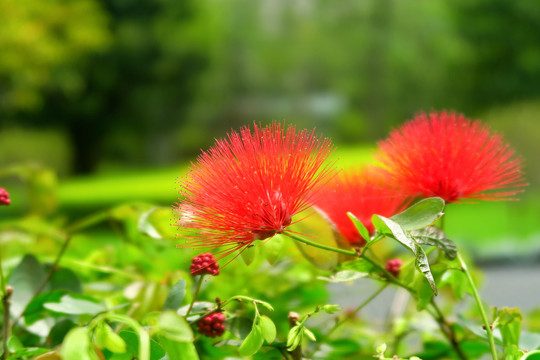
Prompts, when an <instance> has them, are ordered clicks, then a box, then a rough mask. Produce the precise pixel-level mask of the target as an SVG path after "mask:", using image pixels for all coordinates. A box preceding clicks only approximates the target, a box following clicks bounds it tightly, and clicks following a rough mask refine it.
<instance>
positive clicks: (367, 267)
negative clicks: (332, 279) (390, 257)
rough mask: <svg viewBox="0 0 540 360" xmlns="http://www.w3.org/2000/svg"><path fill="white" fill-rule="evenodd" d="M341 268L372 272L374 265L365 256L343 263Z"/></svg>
mask: <svg viewBox="0 0 540 360" xmlns="http://www.w3.org/2000/svg"><path fill="white" fill-rule="evenodd" d="M340 268H341V270H354V271H357V272H362V273H366V274H370V273H371V272H372V271H373V265H372V264H371V263H369V262H368V261H367V260H366V259H364V258H359V259H356V260H353V261H347V262H345V263H343V264H341V267H340Z"/></svg>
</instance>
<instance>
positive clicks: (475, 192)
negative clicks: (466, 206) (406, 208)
mask: <svg viewBox="0 0 540 360" xmlns="http://www.w3.org/2000/svg"><path fill="white" fill-rule="evenodd" d="M379 148H380V150H381V151H380V153H379V154H378V155H377V157H378V159H379V160H380V161H381V162H382V164H383V165H384V166H385V167H386V169H387V170H388V171H389V172H390V173H391V174H392V175H393V177H394V181H395V182H396V184H398V185H399V186H401V187H402V188H403V189H404V191H405V192H407V193H408V194H409V195H411V196H415V197H416V196H420V197H431V196H438V197H441V198H443V199H444V200H445V201H446V202H449V203H450V202H455V201H458V200H459V199H482V200H513V199H511V197H512V196H514V195H516V194H517V193H519V192H521V191H522V190H519V189H511V188H515V187H520V186H524V185H526V184H525V182H524V179H523V174H522V172H521V170H522V167H523V165H522V160H521V159H520V158H517V157H515V153H514V150H512V149H511V148H510V147H509V146H508V144H506V143H505V142H504V141H503V139H502V137H501V136H500V135H494V134H491V133H490V129H489V127H488V126H487V125H485V124H483V123H481V122H480V121H471V120H469V119H467V118H465V117H464V116H463V115H461V114H456V113H453V112H452V113H447V112H446V111H443V112H441V113H436V112H432V113H431V114H430V115H429V116H428V115H426V114H424V113H421V114H419V115H417V116H416V117H415V118H414V119H413V120H411V121H408V122H407V123H405V124H404V125H403V126H402V127H401V128H399V129H397V130H394V131H393V132H392V133H391V134H390V136H389V137H388V139H386V140H384V141H381V142H380V143H379ZM501 189H507V190H505V191H500V190H501Z"/></svg>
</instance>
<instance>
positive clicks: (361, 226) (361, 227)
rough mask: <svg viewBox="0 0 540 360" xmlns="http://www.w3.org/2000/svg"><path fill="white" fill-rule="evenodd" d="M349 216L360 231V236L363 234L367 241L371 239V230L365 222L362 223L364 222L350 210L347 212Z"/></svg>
mask: <svg viewBox="0 0 540 360" xmlns="http://www.w3.org/2000/svg"><path fill="white" fill-rule="evenodd" d="M347 216H348V217H349V219H351V221H352V222H353V224H354V226H355V227H356V230H358V232H359V233H360V236H362V237H363V238H364V240H365V241H366V242H368V241H369V238H370V236H369V231H368V229H367V228H366V227H365V226H364V224H362V222H361V221H360V220H358V219H357V218H356V216H354V215H353V213H350V212H348V213H347Z"/></svg>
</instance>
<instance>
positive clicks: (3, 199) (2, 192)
mask: <svg viewBox="0 0 540 360" xmlns="http://www.w3.org/2000/svg"><path fill="white" fill-rule="evenodd" d="M9 204H11V200H10V199H9V193H8V192H7V191H6V189H4V188H1V187H0V205H9Z"/></svg>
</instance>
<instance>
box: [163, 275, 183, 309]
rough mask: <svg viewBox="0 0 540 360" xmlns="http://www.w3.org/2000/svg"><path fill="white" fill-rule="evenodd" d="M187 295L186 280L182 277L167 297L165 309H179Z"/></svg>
mask: <svg viewBox="0 0 540 360" xmlns="http://www.w3.org/2000/svg"><path fill="white" fill-rule="evenodd" d="M185 295H186V280H184V279H180V280H178V282H177V283H176V284H174V285H173V287H172V288H171V290H170V291H169V293H168V294H167V298H166V299H165V304H164V305H163V310H177V309H178V308H179V307H180V304H182V300H184V296H185Z"/></svg>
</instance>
